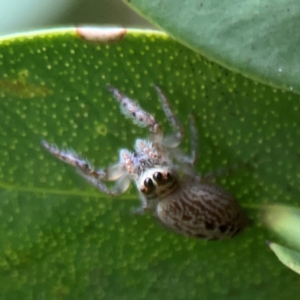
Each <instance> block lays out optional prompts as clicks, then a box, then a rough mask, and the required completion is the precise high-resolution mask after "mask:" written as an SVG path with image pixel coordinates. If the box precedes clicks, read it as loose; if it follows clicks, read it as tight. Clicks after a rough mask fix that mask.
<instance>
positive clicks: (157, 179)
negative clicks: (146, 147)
mask: <svg viewBox="0 0 300 300" xmlns="http://www.w3.org/2000/svg"><path fill="white" fill-rule="evenodd" d="M153 179H154V180H155V181H156V182H160V181H162V179H163V176H162V174H161V173H160V172H156V173H154V174H153Z"/></svg>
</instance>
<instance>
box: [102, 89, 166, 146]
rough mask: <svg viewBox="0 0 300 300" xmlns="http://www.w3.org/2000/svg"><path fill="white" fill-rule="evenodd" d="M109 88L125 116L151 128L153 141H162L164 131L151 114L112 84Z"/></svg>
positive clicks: (141, 125)
mask: <svg viewBox="0 0 300 300" xmlns="http://www.w3.org/2000/svg"><path fill="white" fill-rule="evenodd" d="M107 89H108V90H109V91H110V92H111V93H112V94H113V96H114V98H115V99H116V100H118V101H119V103H120V104H121V110H122V112H123V113H124V115H125V116H127V117H129V118H131V119H132V120H133V122H134V123H135V124H137V125H138V126H140V127H148V128H149V131H150V132H151V140H152V141H153V142H160V141H161V140H162V138H163V133H162V130H161V128H160V125H159V124H158V122H157V121H156V120H155V118H154V117H153V116H152V115H151V114H149V113H147V112H146V111H144V110H143V109H142V108H141V107H140V106H139V105H138V104H137V103H135V102H134V101H133V100H131V99H130V98H128V97H127V96H126V95H124V94H122V93H121V92H120V91H119V90H118V89H116V88H114V87H112V86H110V85H107Z"/></svg>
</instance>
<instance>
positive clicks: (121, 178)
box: [42, 141, 132, 196]
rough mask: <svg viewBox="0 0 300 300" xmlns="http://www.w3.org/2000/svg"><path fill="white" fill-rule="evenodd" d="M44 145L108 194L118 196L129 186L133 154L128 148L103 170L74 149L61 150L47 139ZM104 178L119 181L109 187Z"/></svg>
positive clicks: (43, 142)
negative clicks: (128, 171) (94, 166)
mask: <svg viewBox="0 0 300 300" xmlns="http://www.w3.org/2000/svg"><path fill="white" fill-rule="evenodd" d="M42 145H43V146H44V147H45V148H46V150H48V151H49V152H50V153H51V154H53V155H54V156H55V157H57V158H58V159H59V160H61V161H63V162H65V163H67V164H69V165H71V166H73V167H75V168H76V169H77V170H78V172H79V174H80V175H81V176H82V177H84V178H85V179H86V180H87V181H88V182H90V183H91V184H92V185H94V186H95V187H97V188H98V189H99V190H100V191H102V192H103V193H105V194H107V195H112V196H117V195H120V194H122V193H124V192H125V191H126V190H127V189H128V188H129V185H130V178H129V177H128V174H127V172H126V170H127V169H126V167H127V168H130V164H132V162H131V160H130V158H131V154H130V152H129V151H127V150H122V151H121V152H120V162H119V163H117V164H115V165H113V166H110V167H108V168H105V169H103V170H95V169H94V168H93V167H91V165H90V164H89V163H88V162H87V161H86V160H84V159H82V158H80V157H79V156H78V155H77V154H76V153H75V152H74V151H63V150H59V149H58V148H57V147H56V146H55V145H51V144H49V143H48V142H46V141H42ZM102 180H105V181H115V180H117V182H116V183H115V185H114V186H113V187H112V188H111V189H109V188H108V187H107V185H106V184H105V183H104V182H102Z"/></svg>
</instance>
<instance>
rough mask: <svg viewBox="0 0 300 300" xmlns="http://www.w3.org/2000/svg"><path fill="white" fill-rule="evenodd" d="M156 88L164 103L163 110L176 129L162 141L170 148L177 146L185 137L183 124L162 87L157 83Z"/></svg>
mask: <svg viewBox="0 0 300 300" xmlns="http://www.w3.org/2000/svg"><path fill="white" fill-rule="evenodd" d="M154 88H155V90H156V92H157V95H158V97H159V99H160V102H161V104H162V108H163V111H164V113H165V115H166V117H167V119H168V121H169V123H170V125H171V126H172V127H173V128H174V129H175V131H176V132H175V133H174V134H172V135H169V136H166V137H165V138H164V139H163V141H162V143H163V145H164V146H166V147H168V148H176V147H177V146H178V145H179V144H180V143H181V141H182V139H183V135H184V130H183V127H182V124H181V123H180V122H179V120H178V119H177V117H176V116H175V114H174V112H173V111H172V109H171V106H170V103H169V101H168V99H167V97H166V96H165V95H164V94H163V92H162V91H161V89H160V88H159V87H158V86H157V85H154Z"/></svg>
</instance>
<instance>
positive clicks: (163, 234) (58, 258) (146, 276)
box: [0, 29, 300, 300]
mask: <svg viewBox="0 0 300 300" xmlns="http://www.w3.org/2000/svg"><path fill="white" fill-rule="evenodd" d="M0 66H1V67H0V97H1V99H0V153H1V160H0V299H5V300H15V299H22V300H27V299H28V300H29V299H47V300H48V299H51V300H52V299H68V300H69V299H70V300H75V299H80V300H81V299H172V300H176V299H209V300H210V299H218V300H223V299H224V300H225V299H236V300H237V299H249V300H250V299H251V300H252V299H256V300H260V299H261V300H265V299H272V300H277V299H297V297H298V296H299V294H300V286H299V277H298V275H297V274H295V273H294V272H292V271H290V270H289V269H287V268H286V267H284V266H283V265H281V264H280V263H279V262H278V260H277V259H276V257H275V256H274V255H273V253H272V252H271V251H270V250H269V249H268V247H267V246H266V244H265V241H266V240H267V239H270V238H272V240H274V238H273V237H271V234H270V233H269V232H267V231H266V230H265V229H264V228H263V227H262V226H261V225H260V221H259V217H258V216H259V214H260V210H259V207H261V205H263V204H264V203H276V202H277V203H278V202H279V203H282V204H290V205H297V204H298V203H299V184H298V183H299V176H300V164H299V163H300V158H299V155H300V150H299V143H300V142H299V141H300V127H299V122H300V121H299V109H300V103H299V96H298V95H296V94H293V93H291V92H282V91H280V90H275V89H273V88H271V87H269V86H266V85H262V84H258V83H256V82H253V81H251V80H249V79H246V78H244V77H242V76H241V75H238V74H236V73H232V72H230V71H228V70H226V69H224V68H223V67H220V66H218V65H216V64H214V63H211V62H209V61H207V60H206V59H204V58H203V57H202V56H200V55H199V54H196V53H194V52H193V51H191V50H189V49H188V48H186V47H184V46H182V45H180V44H178V43H177V42H175V41H173V40H172V39H170V38H168V37H167V36H165V35H164V34H161V33H157V32H150V31H148V32H147V31H144V32H142V31H132V30H129V31H128V32H127V34H126V35H125V36H124V38H123V39H122V40H120V41H115V42H111V43H103V42H97V43H93V42H88V41H85V40H83V39H81V38H80V37H78V35H77V34H76V33H75V30H74V29H68V30H57V31H49V32H38V33H34V34H26V35H21V36H12V37H7V38H4V39H2V40H1V41H0ZM107 83H109V84H112V85H114V86H116V87H117V88H119V89H120V90H122V91H123V92H125V93H126V94H128V95H129V96H131V97H132V98H134V99H137V100H138V102H139V103H140V104H141V105H142V106H143V107H144V108H145V109H147V110H149V111H150V112H153V113H155V115H156V117H157V118H158V120H161V122H162V124H163V126H164V127H165V128H166V130H168V127H166V124H167V122H166V120H165V118H164V115H163V113H162V111H161V108H160V105H159V101H158V99H157V95H156V93H155V91H154V89H153V83H157V84H158V85H159V86H161V88H162V90H163V91H164V92H165V93H166V95H167V96H168V97H169V99H170V102H171V104H172V106H173V107H174V110H175V111H176V112H177V113H178V117H179V119H180V120H181V121H182V122H183V123H184V126H185V128H186V131H187V135H186V140H185V142H184V149H186V150H188V145H189V131H188V118H187V116H188V113H189V112H190V111H191V110H193V111H194V112H195V115H196V123H197V128H198V130H199V134H200V148H201V159H200V161H199V164H198V165H197V169H198V170H199V171H201V172H202V173H206V172H209V171H211V170H218V169H219V168H222V167H223V168H230V167H231V166H234V165H235V164H237V163H239V162H243V161H248V162H249V164H250V166H247V167H246V166H244V167H241V168H239V169H238V170H236V171H235V172H234V173H230V175H228V176H225V177H223V178H220V179H219V180H218V182H219V183H220V184H222V185H223V186H224V187H225V188H226V189H228V190H229V191H230V192H231V193H233V194H234V195H235V196H236V197H237V198H238V199H239V201H240V203H241V205H243V207H245V209H246V211H247V213H248V214H249V216H250V217H251V219H252V220H253V226H252V227H251V228H249V229H247V230H246V231H245V232H243V233H242V234H241V235H240V236H238V237H236V238H234V239H231V240H225V241H217V242H206V241H202V240H193V239H188V238H185V237H182V236H178V235H176V234H174V233H172V232H169V231H166V230H165V229H164V228H162V227H161V226H160V225H159V224H157V223H156V222H155V221H154V220H153V219H152V217H151V216H148V215H145V216H135V215H132V214H131V213H130V211H131V209H132V208H133V207H137V206H139V205H140V203H139V199H138V196H137V193H136V191H135V189H134V188H131V189H130V191H129V192H127V193H126V194H125V195H123V196H120V197H118V198H111V197H107V196H105V195H103V194H101V193H100V192H98V191H96V190H95V189H94V188H93V187H91V186H89V185H88V184H87V183H86V182H84V180H83V179H82V178H81V177H80V176H78V174H76V172H75V171H74V170H73V168H71V167H70V166H67V165H66V164H63V163H62V162H60V161H58V160H56V159H55V158H54V157H52V156H51V155H49V154H48V153H47V152H46V151H45V150H44V149H43V148H42V147H41V145H40V141H41V139H46V140H48V141H49V142H54V143H56V144H58V145H60V146H64V147H70V148H73V149H76V151H77V152H79V153H80V154H82V155H83V156H84V157H88V158H89V159H90V160H91V162H92V163H93V164H95V165H96V166H99V167H104V166H106V165H108V164H111V163H114V162H116V161H117V159H118V150H119V149H120V148H124V147H125V148H129V149H132V147H133V143H134V140H135V139H136V138H137V137H144V136H146V135H147V131H146V129H143V128H138V127H136V126H135V125H133V124H132V122H131V121H130V120H128V119H125V118H124V116H123V115H122V114H121V113H120V109H119V107H118V105H117V103H116V102H115V100H114V99H112V97H111V95H110V93H109V92H108V91H107V90H106V89H105V85H106V84H107Z"/></svg>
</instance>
